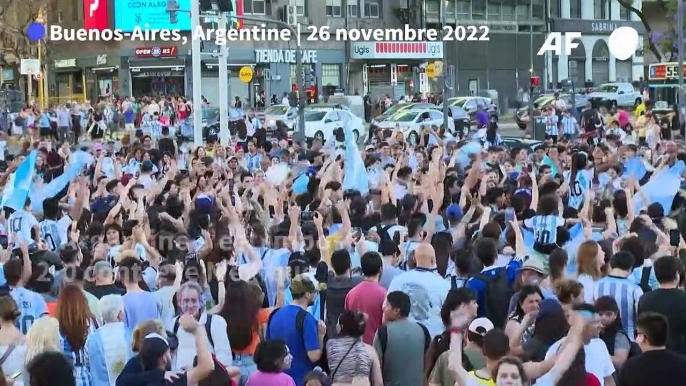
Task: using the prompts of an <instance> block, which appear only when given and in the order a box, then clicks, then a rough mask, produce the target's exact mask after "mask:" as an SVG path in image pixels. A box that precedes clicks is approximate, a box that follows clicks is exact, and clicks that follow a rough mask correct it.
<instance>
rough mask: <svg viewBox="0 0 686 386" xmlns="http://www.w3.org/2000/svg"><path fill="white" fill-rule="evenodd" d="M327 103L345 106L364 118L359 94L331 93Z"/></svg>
mask: <svg viewBox="0 0 686 386" xmlns="http://www.w3.org/2000/svg"><path fill="white" fill-rule="evenodd" d="M328 103H330V104H331V103H333V104H340V105H343V106H346V107H348V109H350V111H351V112H352V113H353V114H354V115H355V116H357V117H358V118H361V119H363V120H364V99H362V96H360V95H343V94H333V95H331V96H330V97H329V102H328Z"/></svg>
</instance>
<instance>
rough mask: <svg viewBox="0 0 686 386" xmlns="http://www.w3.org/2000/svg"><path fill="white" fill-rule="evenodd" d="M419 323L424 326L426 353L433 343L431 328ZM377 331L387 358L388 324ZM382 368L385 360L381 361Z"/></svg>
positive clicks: (382, 353) (383, 353)
mask: <svg viewBox="0 0 686 386" xmlns="http://www.w3.org/2000/svg"><path fill="white" fill-rule="evenodd" d="M417 324H418V325H419V327H421V328H422V332H424V354H426V352H427V351H428V350H429V346H430V345H431V335H430V334H429V330H428V329H427V328H426V327H425V326H424V325H423V324H421V323H419V322H417ZM377 333H378V334H379V344H380V345H381V355H382V356H383V357H384V358H386V347H387V346H388V326H381V327H379V330H378V331H377ZM381 370H383V361H382V362H381Z"/></svg>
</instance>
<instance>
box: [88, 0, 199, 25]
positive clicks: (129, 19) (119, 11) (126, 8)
mask: <svg viewBox="0 0 686 386" xmlns="http://www.w3.org/2000/svg"><path fill="white" fill-rule="evenodd" d="M85 1H88V0H85ZM91 1H102V2H105V0H91ZM196 1H197V0H196ZM178 2H179V9H182V10H189V11H190V9H191V0H178ZM177 19H178V22H177V23H176V24H171V23H170V22H169V14H168V13H167V2H166V1H164V0H114V28H116V29H120V30H122V31H124V32H131V31H133V29H134V28H135V27H136V26H140V27H141V28H142V29H146V27H145V25H146V24H147V25H148V27H147V29H160V30H163V29H179V30H181V31H190V30H191V18H190V16H189V14H188V13H187V12H179V13H178V15H177Z"/></svg>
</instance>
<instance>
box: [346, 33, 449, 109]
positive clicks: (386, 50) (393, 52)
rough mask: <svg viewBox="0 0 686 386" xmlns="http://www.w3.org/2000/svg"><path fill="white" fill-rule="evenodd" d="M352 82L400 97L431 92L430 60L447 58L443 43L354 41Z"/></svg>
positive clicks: (369, 90)
mask: <svg viewBox="0 0 686 386" xmlns="http://www.w3.org/2000/svg"><path fill="white" fill-rule="evenodd" d="M350 58H351V59H352V62H351V63H350V70H349V71H350V83H351V85H352V88H353V89H355V90H361V91H362V94H363V95H366V94H367V93H369V94H371V95H372V96H373V97H379V96H383V95H386V94H388V95H390V96H391V97H393V98H395V99H399V98H401V97H403V96H405V95H411V94H415V93H418V92H421V93H430V92H432V91H433V90H431V85H430V81H429V77H428V76H427V74H426V67H427V66H428V64H429V62H430V61H431V62H433V61H436V60H441V59H443V45H442V43H440V42H383V43H382V42H353V43H351V44H350Z"/></svg>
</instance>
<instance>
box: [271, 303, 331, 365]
mask: <svg viewBox="0 0 686 386" xmlns="http://www.w3.org/2000/svg"><path fill="white" fill-rule="evenodd" d="M321 308H322V309H323V308H324V305H323V304H321ZM279 310H280V308H277V309H275V310H274V311H272V313H271V314H269V319H267V328H266V330H265V333H264V337H265V339H267V340H269V339H271V337H270V336H269V335H270V334H269V325H271V323H272V318H273V317H274V315H276V313H277V312H278V311H279ZM306 317H307V311H305V310H303V309H300V310H298V314H297V315H296V316H295V329H296V331H298V334H300V336H301V337H302V338H303V346H304V345H305V318H306ZM327 341H328V338H327V337H326V336H324V342H323V343H322V347H321V350H322V356H321V357H320V358H319V360H318V361H316V362H314V365H315V367H319V368H321V369H322V371H324V372H325V373H327V374H328V373H329V360H328V359H327V355H326V342H327Z"/></svg>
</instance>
